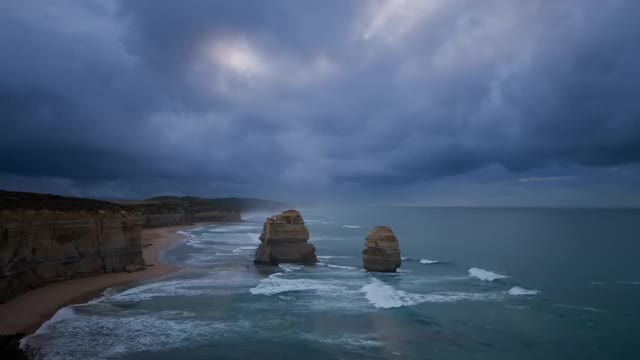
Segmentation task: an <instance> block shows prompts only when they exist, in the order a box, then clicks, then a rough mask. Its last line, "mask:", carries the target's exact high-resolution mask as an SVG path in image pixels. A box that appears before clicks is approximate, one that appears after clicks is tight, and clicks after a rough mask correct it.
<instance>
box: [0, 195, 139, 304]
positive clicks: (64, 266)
mask: <svg viewBox="0 0 640 360" xmlns="http://www.w3.org/2000/svg"><path fill="white" fill-rule="evenodd" d="M0 200H2V199H0ZM45 207H46V206H45ZM45 207H42V206H35V207H34V209H25V208H19V207H18V208H15V207H14V208H7V207H5V208H4V209H1V208H0V303H2V302H6V301H7V300H9V299H11V298H13V297H15V296H17V295H19V294H21V293H23V292H25V291H27V290H29V289H31V288H34V287H37V286H41V285H43V284H46V283H48V282H52V281H56V280H63V279H70V278H76V277H82V276H87V275H94V274H100V273H107V272H119V271H133V270H137V269H142V268H144V265H145V264H144V259H143V258H142V250H141V246H140V238H141V232H142V221H143V220H142V215H141V214H138V213H130V212H127V211H121V210H119V209H117V208H108V206H107V209H106V210H103V209H100V208H99V207H98V208H94V209H91V208H87V209H83V210H77V211H73V210H67V209H64V210H61V209H60V208H59V207H55V206H54V207H53V208H54V209H46V208H45ZM69 208H72V207H69Z"/></svg>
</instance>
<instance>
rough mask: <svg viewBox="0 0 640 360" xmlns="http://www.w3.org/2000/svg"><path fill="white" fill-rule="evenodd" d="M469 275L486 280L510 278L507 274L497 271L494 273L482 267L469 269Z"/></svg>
mask: <svg viewBox="0 0 640 360" xmlns="http://www.w3.org/2000/svg"><path fill="white" fill-rule="evenodd" d="M469 276H472V277H475V278H478V279H480V280H484V281H494V280H499V279H505V278H508V276H506V275H501V274H497V273H494V272H493V271H489V270H484V269H480V268H471V269H469Z"/></svg>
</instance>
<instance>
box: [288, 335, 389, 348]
mask: <svg viewBox="0 0 640 360" xmlns="http://www.w3.org/2000/svg"><path fill="white" fill-rule="evenodd" d="M301 337H302V338H304V339H306V340H311V341H316V342H321V343H326V344H332V345H342V346H344V347H346V348H363V347H381V346H383V343H381V342H380V341H378V340H377V338H376V337H375V335H374V334H366V335H340V336H320V335H315V334H303V335H301Z"/></svg>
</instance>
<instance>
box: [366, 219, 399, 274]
mask: <svg viewBox="0 0 640 360" xmlns="http://www.w3.org/2000/svg"><path fill="white" fill-rule="evenodd" d="M364 245H365V247H366V248H365V249H364V250H363V251H362V263H363V265H364V268H365V269H366V270H367V271H378V272H395V271H396V269H397V268H399V267H400V264H401V262H402V260H401V257H400V246H399V244H398V239H397V238H396V236H395V234H394V233H393V231H392V230H391V228H390V227H388V226H376V227H375V228H374V229H373V230H371V232H369V234H367V239H366V240H365V242H364Z"/></svg>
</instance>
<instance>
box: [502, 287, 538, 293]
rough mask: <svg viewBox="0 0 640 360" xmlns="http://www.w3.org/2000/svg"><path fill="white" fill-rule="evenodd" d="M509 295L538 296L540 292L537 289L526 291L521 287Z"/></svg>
mask: <svg viewBox="0 0 640 360" xmlns="http://www.w3.org/2000/svg"><path fill="white" fill-rule="evenodd" d="M508 293H509V295H538V294H539V293H540V290H536V289H525V288H523V287H520V286H514V287H512V288H511V289H509V291H508Z"/></svg>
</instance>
